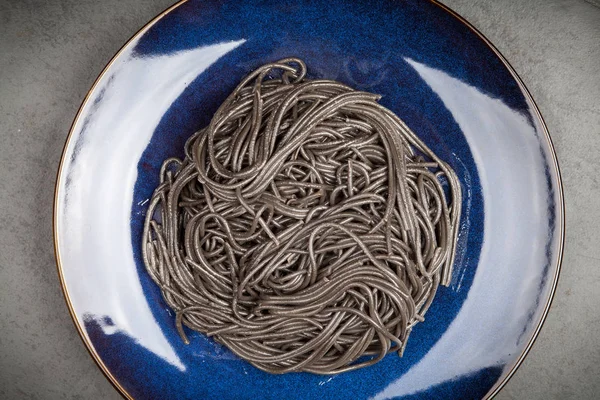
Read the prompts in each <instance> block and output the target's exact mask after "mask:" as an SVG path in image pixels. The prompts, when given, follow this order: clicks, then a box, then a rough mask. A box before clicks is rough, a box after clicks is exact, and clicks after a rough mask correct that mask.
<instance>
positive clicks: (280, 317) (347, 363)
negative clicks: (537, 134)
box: [143, 58, 461, 374]
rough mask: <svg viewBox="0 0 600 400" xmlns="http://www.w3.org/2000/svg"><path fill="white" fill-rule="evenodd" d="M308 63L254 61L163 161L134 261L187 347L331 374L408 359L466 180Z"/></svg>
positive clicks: (444, 266) (447, 263) (446, 265)
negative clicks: (198, 336) (176, 154)
mask: <svg viewBox="0 0 600 400" xmlns="http://www.w3.org/2000/svg"><path fill="white" fill-rule="evenodd" d="M305 74H306V66H305V65H304V63H303V62H302V61H301V60H299V59H295V58H289V59H284V60H281V61H278V62H275V63H272V64H267V65H264V66H262V67H260V68H259V69H257V70H256V71H254V72H253V73H251V74H250V75H249V76H248V77H246V78H245V79H244V80H243V81H242V82H241V83H240V84H239V86H238V87H237V88H236V89H235V90H234V92H233V93H232V94H231V95H230V96H229V97H228V98H227V99H226V100H225V102H224V103H223V104H222V105H221V107H220V108H219V109H218V111H217V112H216V113H215V115H214V117H213V119H212V121H211V122H210V125H209V126H207V127H206V128H204V129H202V130H200V131H199V132H197V133H195V134H194V135H193V136H192V137H191V138H190V139H189V140H188V141H187V143H186V145H185V158H184V159H183V160H179V159H176V158H171V159H168V160H166V161H165V162H164V164H163V166H162V169H161V172H160V184H159V186H158V187H157V189H156V190H155V192H154V194H153V196H152V199H151V201H150V205H149V209H148V213H147V216H146V223H145V228H144V234H143V257H144V262H145V265H146V268H147V270H148V273H149V274H150V276H151V277H152V279H153V280H154V282H156V284H157V285H158V286H159V287H160V289H161V291H162V295H163V297H164V300H165V301H166V303H167V304H168V305H169V307H171V308H172V309H173V310H174V311H175V313H176V325H177V329H178V330H179V333H180V335H181V336H182V338H183V340H184V341H185V342H186V343H188V339H187V337H186V335H185V332H184V330H183V325H185V326H187V327H189V328H190V329H192V330H196V331H199V332H202V333H204V334H206V335H208V336H212V337H214V338H215V340H217V341H218V342H220V343H222V344H224V345H225V346H227V347H228V348H229V349H230V350H231V351H233V352H234V353H235V354H237V355H238V356H239V357H241V358H243V359H245V360H247V361H249V362H250V363H252V364H253V365H254V366H256V367H257V368H260V369H261V370H264V371H267V372H270V373H286V372H291V371H307V372H312V373H316V374H333V373H339V372H344V371H349V370H353V369H357V368H361V367H365V366H368V365H372V364H374V363H376V362H378V361H379V360H381V359H382V358H383V357H384V356H385V355H386V354H387V353H388V352H392V351H396V352H398V353H399V355H402V352H403V351H404V347H405V345H406V341H407V339H408V336H409V334H410V332H411V329H412V328H413V327H414V326H415V324H416V323H418V322H419V321H423V317H424V315H425V312H426V311H427V309H428V307H429V306H430V304H431V302H432V300H433V298H434V296H435V293H436V290H437V288H438V285H440V284H442V285H448V284H449V282H450V278H451V273H452V263H453V259H454V251H455V245H456V239H457V232H458V222H459V216H460V204H461V192H460V186H459V182H458V179H457V177H456V174H455V173H454V171H452V169H450V167H449V166H448V165H447V164H445V163H444V162H443V161H441V160H440V159H438V158H437V157H436V156H435V154H433V153H432V151H431V150H429V149H428V148H427V146H425V144H424V143H423V142H421V141H420V140H419V139H418V138H417V137H416V135H415V134H414V133H413V132H412V131H411V130H410V129H409V128H408V127H407V126H406V125H405V124H404V123H403V122H402V121H401V120H400V119H399V118H398V117H396V116H395V115H394V114H393V113H392V112H391V111H389V110H388V109H386V108H384V107H383V106H381V105H379V104H378V103H377V100H378V99H379V96H377V95H374V94H371V93H365V92H360V91H356V90H353V89H352V88H350V87H348V86H346V85H344V84H341V83H339V82H335V81H330V80H309V79H306V78H305Z"/></svg>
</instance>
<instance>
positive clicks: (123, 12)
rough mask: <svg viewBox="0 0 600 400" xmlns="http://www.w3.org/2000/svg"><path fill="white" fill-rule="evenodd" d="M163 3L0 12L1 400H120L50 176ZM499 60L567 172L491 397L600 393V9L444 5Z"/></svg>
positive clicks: (551, 0) (514, 2) (107, 0)
mask: <svg viewBox="0 0 600 400" xmlns="http://www.w3.org/2000/svg"><path fill="white" fill-rule="evenodd" d="M171 1H172V0H152V1H149V0H103V1H95V0H79V1H75V0H62V1H41V0H40V1H35V0H29V1H19V0H0V166H1V168H0V398H3V399H4V398H5V399H21V398H31V399H76V398H77V399H79V398H81V399H84V398H85V399H88V398H91V399H96V398H101V399H119V398H120V397H119V395H118V393H117V392H116V391H115V390H114V389H113V388H112V386H111V385H110V383H109V382H108V381H107V380H106V379H105V378H104V376H103V375H102V373H101V372H100V370H99V369H98V368H97V367H96V366H95V364H94V362H93V361H92V358H91V357H90V356H89V355H88V353H87V351H86V350H85V348H84V346H83V344H82V342H81V340H80V339H79V337H78V335H77V332H76V330H75V328H74V327H73V324H72V322H71V319H70V317H69V314H68V311H67V308H66V305H65V303H64V300H63V297H62V294H61V290H60V287H59V283H58V278H57V274H56V268H55V264H54V256H53V245H52V226H51V225H52V224H51V220H52V215H51V214H52V201H53V189H54V179H55V174H56V169H57V167H58V162H59V159H60V154H61V150H62V147H63V144H64V140H65V138H66V135H67V132H68V130H69V126H70V124H71V121H72V119H73V117H74V116H75V113H76V112H77V109H78V107H79V105H80V103H81V101H82V99H83V98H84V96H85V94H86V92H87V90H88V89H89V88H90V86H91V85H92V83H93V81H94V80H95V78H96V76H97V75H98V74H99V73H100V71H101V70H102V69H103V67H104V65H105V64H106V63H107V62H108V61H109V60H110V58H111V57H112V56H113V54H114V53H115V52H116V51H117V50H118V49H119V48H120V47H121V45H122V44H123V43H125V41H126V40H127V39H128V38H129V37H130V36H131V35H132V34H133V33H135V32H136V31H137V30H138V29H139V28H141V27H142V26H143V25H144V24H145V23H146V22H147V21H149V20H150V19H151V18H152V17H154V16H155V15H156V14H158V13H159V12H160V11H162V10H163V9H165V8H166V7H167V6H169V5H170V3H171ZM444 2H445V3H446V4H447V5H448V6H450V7H451V8H453V9H454V10H456V11H457V12H458V13H460V14H461V15H463V16H464V17H465V18H466V19H467V20H469V21H470V22H471V23H473V24H474V25H475V26H476V27H477V28H479V29H480V30H481V31H482V32H483V33H484V34H485V35H486V36H487V37H488V38H489V39H490V40H491V41H492V42H493V43H494V44H495V45H496V46H497V47H498V48H499V49H500V51H501V52H502V53H503V54H504V55H505V56H506V58H507V59H508V60H509V61H510V62H511V64H512V65H513V67H514V68H515V69H516V71H517V72H518V73H519V74H520V76H521V77H522V78H523V81H524V82H525V84H526V85H527V86H528V88H529V89H530V91H531V93H532V95H533V97H534V98H535V99H536V101H537V104H538V106H539V108H540V110H541V112H542V114H543V115H544V117H545V120H546V122H547V124H548V128H549V130H550V133H551V135H552V138H553V140H554V144H555V146H556V150H557V153H558V158H559V162H560V166H561V169H562V173H563V179H564V186H565V197H566V215H567V240H566V250H565V254H564V262H563V272H562V275H561V278H560V283H559V285H558V290H557V293H556V299H555V301H554V304H553V306H552V309H551V312H550V314H549V316H548V319H547V322H546V324H545V326H544V329H543V330H542V332H541V334H540V336H539V338H538V340H537V342H536V344H535V346H534V347H533V349H532V351H531V353H530V354H529V356H528V357H527V359H526V360H525V362H524V363H523V366H522V367H521V368H520V369H519V370H518V371H517V373H516V375H515V376H514V378H513V379H512V380H511V381H510V382H509V383H508V384H507V386H506V387H505V389H503V391H502V392H501V394H500V395H499V396H498V397H497V398H498V399H502V400H505V399H521V398H523V399H548V398H550V399H569V398H576V399H591V398H597V397H598V393H600V334H599V333H598V332H600V246H598V244H599V243H600V234H599V233H598V232H599V231H600V229H599V227H600V209H599V205H600V200H599V199H600V185H599V182H598V172H597V171H598V169H599V168H600V162H599V161H598V160H599V157H598V156H599V155H600V105H599V104H600V8H599V7H600V1H599V0H568V1H567V0H527V1H522V0H502V1H500V0H496V1H494V0H471V1H468V0H444Z"/></svg>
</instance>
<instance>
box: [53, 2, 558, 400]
mask: <svg viewBox="0 0 600 400" xmlns="http://www.w3.org/2000/svg"><path fill="white" fill-rule="evenodd" d="M289 56H295V57H300V58H302V59H303V60H304V61H306V63H307V65H308V67H309V76H311V77H314V78H329V79H336V80H339V81H342V82H345V83H347V84H349V85H352V86H354V87H355V88H357V89H362V90H367V91H371V92H375V93H379V94H381V95H383V97H382V99H381V103H382V104H383V105H384V106H386V107H388V108H390V109H391V110H393V111H394V112H396V113H397V115H398V116H400V118H402V119H403V120H404V121H405V122H406V123H407V124H408V125H409V126H410V127H411V128H412V129H413V130H414V131H415V132H416V133H417V134H418V135H419V136H420V137H421V138H422V139H423V140H424V141H425V142H426V143H427V145H428V146H429V147H430V148H431V149H432V150H433V151H435V152H436V153H437V154H438V155H439V156H440V158H442V159H444V160H446V161H447V162H449V163H450V164H451V166H452V167H453V168H454V170H455V171H456V172H457V173H458V175H459V178H460V181H461V185H462V188H463V195H464V200H463V214H462V222H461V228H460V235H459V250H458V252H457V259H456V266H455V272H454V274H453V279H452V284H451V285H450V287H448V288H442V289H440V291H439V292H438V295H437V296H436V299H435V301H434V303H433V305H432V307H431V308H430V310H429V312H428V313H427V316H426V320H425V322H424V323H422V324H419V325H418V326H417V327H416V328H415V329H414V331H413V334H412V335H411V338H410V340H409V342H408V346H407V349H406V352H405V355H404V357H403V358H399V357H397V355H395V354H392V355H388V356H387V357H386V358H385V359H384V360H383V361H382V362H380V363H378V364H377V365H375V366H372V367H369V368H366V369H362V370H359V371H353V372H349V373H345V374H340V375H336V376H330V377H323V376H318V375H312V374H307V373H294V374H287V375H270V374H267V373H265V372H262V371H259V370H258V369H256V368H254V367H252V366H251V365H250V364H248V363H246V362H245V361H243V360H240V359H239V358H237V357H236V356H234V355H233V354H232V353H231V352H229V351H228V350H227V349H226V348H224V347H223V346H221V345H219V344H217V343H215V342H214V341H213V340H211V339H208V338H206V337H204V336H203V335H201V334H199V333H196V332H191V331H187V333H188V335H189V338H190V340H191V344H190V345H187V346H186V345H184V344H183V343H182V341H181V339H180V337H179V336H178V334H177V332H176V330H175V327H174V321H173V320H174V316H173V314H172V312H171V311H170V310H169V309H168V308H167V307H166V305H165V303H164V302H163V300H162V297H161V294H160V291H159V290H158V288H157V287H156V285H154V283H153V282H152V281H151V280H150V278H149V276H148V275H147V274H146V272H145V269H144V265H143V262H142V260H141V257H140V252H141V249H140V246H141V232H142V224H143V219H144V215H145V212H146V207H147V205H148V204H147V203H148V199H149V197H150V196H151V194H152V191H153V190H154V188H155V187H156V185H157V183H158V170H159V168H160V165H161V163H162V161H163V160H164V159H165V158H167V157H170V156H182V150H183V144H184V142H185V140H186V139H187V138H188V137H189V136H190V135H191V134H192V133H193V132H194V131H196V130H197V129H199V128H201V127H203V126H205V125H206V124H207V123H208V122H209V120H210V118H211V116H212V114H213V112H214V111H215V110H216V108H217V107H218V105H219V104H220V103H221V102H222V101H223V100H224V98H225V97H226V96H227V94H228V93H229V92H230V91H231V90H232V89H233V88H234V87H235V85H236V83H237V82H238V81H239V80H240V79H241V78H242V77H243V76H244V75H246V74H247V73H248V72H250V71H251V70H253V69H254V68H256V67H258V66H260V65H262V64H264V63H265V62H268V61H274V60H277V59H280V58H284V57H289ZM563 218H564V217H563V203H562V191H561V184H560V177H559V173H558V168H557V165H556V160H555V156H554V152H553V149H552V145H551V143H550V141H549V137H548V135H547V132H546V129H545V126H544V124H543V121H542V120H541V117H540V115H539V113H538V111H537V109H536V107H535V105H534V104H533V102H532V100H531V98H530V97H529V95H528V94H527V92H526V91H525V89H524V88H523V87H522V85H521V84H520V81H519V80H518V78H517V77H516V75H514V72H512V70H510V68H509V67H508V66H507V64H506V63H505V61H503V59H502V58H501V57H500V56H499V55H498V54H497V53H496V52H495V50H494V49H493V48H492V47H490V45H489V44H488V43H487V42H486V41H485V40H484V39H483V38H481V37H480V36H479V35H478V34H477V33H476V32H475V31H473V30H472V28H470V27H469V26H467V25H466V24H465V23H464V22H462V21H461V20H459V19H458V18H456V17H455V16H454V15H452V13H450V12H448V11H447V10H445V9H444V8H443V7H442V6H440V5H438V4H436V3H433V2H428V1H416V0H409V1H391V0H390V1H379V2H376V3H374V4H371V2H368V1H366V0H365V1H350V0H332V1H296V2H293V3H292V4H287V3H284V2H280V1H261V2H257V3H254V2H242V1H229V2H222V1H196V0H189V1H187V2H183V3H180V4H179V5H178V6H177V7H174V8H172V9H170V10H169V11H168V12H165V13H164V14H163V15H162V16H161V18H158V19H157V20H155V21H153V23H151V24H149V25H148V26H146V27H145V28H144V29H142V31H140V32H139V33H138V34H137V35H136V36H135V37H134V38H133V39H132V40H131V41H130V42H129V43H128V44H127V45H126V46H125V47H124V48H123V49H122V50H121V51H120V52H119V54H118V55H117V56H116V57H115V59H113V61H112V62H111V63H110V64H109V66H108V67H107V69H106V70H105V71H104V72H103V74H102V75H101V76H100V78H99V79H98V81H97V82H96V84H95V85H94V87H93V88H92V90H91V91H90V93H89V95H88V98H87V99H86V100H85V101H84V104H83V105H82V108H81V110H80V112H79V114H78V116H77V118H76V120H75V122H74V124H73V128H72V131H71V133H70V136H69V139H68V141H67V144H66V147H65V152H64V155H63V160H62V163H61V167H60V171H59V175H58V181H57V189H56V202H55V221H54V222H55V243H56V254H57V261H58V266H59V274H60V277H61V282H62V284H63V289H64V291H65V296H66V298H67V302H68V304H69V307H70V309H71V312H72V314H73V317H74V320H75V324H76V326H77V327H78V329H79V331H80V333H81V335H82V337H83V340H84V342H85V343H86V345H87V346H88V348H89V349H90V352H91V353H92V355H93V356H94V358H95V359H96V361H97V362H98V364H99V365H100V367H101V368H102V369H103V371H104V372H105V373H106V374H107V376H108V377H109V378H110V379H111V381H113V383H114V384H115V386H116V387H117V388H118V389H119V390H121V392H122V393H123V394H124V395H125V396H129V397H133V398H136V399H146V398H148V399H165V398H185V399H220V400H225V399H367V398H369V399H391V398H402V399H412V398H415V399H417V398H418V399H421V398H427V399H431V398H440V399H442V398H443V399H478V398H484V397H487V396H490V395H492V394H493V393H495V391H496V390H497V389H498V388H499V387H500V386H501V385H502V383H503V382H504V381H505V380H506V379H507V378H508V377H509V376H510V375H511V374H512V372H514V369H515V368H516V366H517V365H518V364H519V363H520V361H521V360H522V357H523V355H524V354H525V353H526V351H527V350H528V348H529V347H530V345H531V343H532V340H533V339H534V338H535V336H536V334H537V332H538V331H539V328H540V326H541V323H542V321H543V319H544V317H545V314H546V312H547V308H548V306H549V302H550V300H551V297H552V294H553V291H554V288H555V285H556V279H557V277H558V270H559V267H560V257H561V254H562V237H563V225H564V223H563Z"/></svg>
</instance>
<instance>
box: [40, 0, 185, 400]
mask: <svg viewBox="0 0 600 400" xmlns="http://www.w3.org/2000/svg"><path fill="white" fill-rule="evenodd" d="M187 1H188V0H180V1H178V2H177V3H175V4H173V5H171V6H169V7H168V8H166V9H165V10H163V11H162V12H161V13H159V14H158V15H156V16H155V17H154V18H152V19H151V20H150V21H149V22H147V23H146V24H144V26H142V28H140V29H139V30H138V31H137V32H135V33H134V34H133V35H132V36H131V37H130V38H129V39H128V40H127V41H126V42H125V44H123V46H121V48H120V49H119V50H118V51H117V52H116V53H115V55H114V56H112V58H111V59H110V61H109V62H108V63H107V64H106V65H105V66H104V68H103V69H102V72H100V74H99V75H98V77H97V78H96V80H95V81H94V83H93V84H92V86H91V87H90V89H89V90H88V91H87V93H86V95H85V97H84V98H83V101H82V102H81V105H80V106H79V109H78V110H77V114H76V115H75V118H73V122H72V123H71V127H70V128H69V133H68V135H67V138H66V140H65V144H64V146H63V150H62V152H61V156H60V162H59V164H58V169H57V172H56V180H55V184H54V203H53V211H52V236H53V242H54V258H55V261H56V269H57V272H58V278H59V281H60V287H61V290H62V294H63V297H64V299H65V302H66V303H67V308H68V309H69V314H70V315H71V320H72V321H73V324H74V325H75V328H76V329H77V333H78V334H79V338H80V339H81V341H82V342H83V344H84V345H85V348H86V349H87V351H88V353H89V354H90V355H91V356H92V358H93V360H94V361H95V363H96V366H97V367H98V368H99V369H100V370H101V371H102V373H103V374H104V376H105V377H106V378H107V379H108V381H109V382H110V383H111V384H112V385H113V387H114V388H115V389H117V391H118V392H119V394H120V395H121V396H123V397H124V398H126V399H129V400H134V398H133V396H131V395H130V394H129V393H128V392H127V390H125V388H124V387H123V386H122V385H121V384H120V383H119V381H118V380H117V378H115V377H114V376H113V375H112V373H111V372H110V371H109V369H108V367H107V366H106V365H105V364H104V362H103V361H102V359H101V358H100V355H99V354H98V353H97V352H96V350H95V348H94V346H93V345H92V343H91V342H90V340H89V339H86V336H85V332H84V330H83V327H82V326H81V324H80V323H79V321H78V319H77V315H76V314H75V309H74V307H73V304H72V302H71V298H70V296H69V292H68V290H67V286H66V283H65V277H64V275H63V269H62V264H61V259H60V250H59V243H58V230H57V215H58V190H59V187H60V183H61V179H60V176H61V173H62V171H63V167H64V164H65V155H66V151H67V147H68V146H69V143H70V142H71V139H72V137H73V131H74V129H75V125H76V124H77V122H78V121H79V118H80V116H81V112H82V110H83V108H84V106H85V105H86V104H87V102H88V101H89V99H90V97H91V94H92V92H93V91H94V90H95V89H96V86H97V85H98V83H99V82H100V80H101V79H102V78H103V77H104V75H105V74H106V72H107V71H108V70H109V68H110V67H111V66H112V65H113V64H114V63H115V61H116V60H117V59H118V58H119V56H120V55H121V54H122V53H123V52H124V51H125V49H126V48H127V47H128V46H129V45H130V44H131V43H132V42H133V41H134V40H135V39H136V38H138V37H139V36H140V35H141V34H143V33H144V32H146V31H147V30H148V29H150V28H151V27H152V26H153V25H154V24H155V23H156V22H158V21H159V20H160V19H161V18H163V17H164V16H165V15H167V14H169V13H170V12H171V11H173V10H174V9H176V8H177V7H179V6H180V5H182V4H183V3H186V2H187Z"/></svg>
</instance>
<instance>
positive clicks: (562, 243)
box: [429, 0, 565, 400]
mask: <svg viewBox="0 0 600 400" xmlns="http://www.w3.org/2000/svg"><path fill="white" fill-rule="evenodd" d="M429 1H430V2H431V3H433V4H435V5H437V6H438V7H440V8H441V9H443V10H444V11H446V12H447V13H448V14H450V15H451V16H453V17H454V18H456V19H457V20H458V21H459V22H461V23H462V24H463V25H465V26H466V27H467V28H469V29H470V30H471V31H472V32H473V33H475V34H476V35H477V36H478V37H479V38H480V39H481V40H482V41H483V43H485V44H486V45H487V46H488V47H489V48H490V49H491V50H492V51H493V52H494V54H495V55H496V56H497V57H498V58H499V59H500V61H502V63H503V64H504V66H505V67H506V69H507V70H508V72H510V74H511V75H512V77H513V78H514V79H515V81H516V82H517V84H518V85H519V89H521V91H522V92H523V94H524V95H525V98H526V100H527V101H528V102H529V104H530V105H531V109H532V110H531V111H533V112H534V114H535V116H536V117H537V118H538V119H539V121H540V126H541V128H542V131H543V133H544V137H545V139H546V141H547V142H548V146H549V150H550V156H551V163H552V165H551V167H554V170H555V172H556V177H557V181H556V183H557V195H558V203H557V207H556V209H557V210H558V211H559V213H560V217H559V218H558V221H559V239H558V245H559V248H558V256H557V259H556V265H553V267H554V268H555V271H554V276H553V277H552V287H551V288H550V293H549V294H548V298H547V299H546V304H545V305H544V310H543V312H542V315H541V316H540V319H539V320H538V321H537V324H536V327H535V329H534V330H533V333H532V334H531V336H530V338H529V340H528V342H527V346H525V349H523V352H522V353H521V354H520V355H519V357H518V358H517V360H516V361H515V363H514V364H513V365H512V366H511V367H510V370H509V372H508V374H507V375H506V376H505V377H504V379H502V380H499V381H497V382H496V383H495V384H494V386H492V388H491V389H490V390H489V391H488V392H487V394H486V395H485V396H484V398H483V399H484V400H491V399H492V398H493V397H494V396H496V395H497V394H498V393H499V392H500V390H501V389H502V388H503V387H504V386H505V385H506V384H507V383H508V381H509V380H510V379H511V378H512V377H513V376H514V374H515V372H516V371H517V369H518V368H519V367H520V366H521V364H522V363H523V360H525V357H527V354H529V351H530V350H531V348H532V347H533V344H534V343H535V341H536V339H537V338H538V335H539V333H540V331H541V330H542V327H543V325H544V322H546V317H547V316H548V312H549V311H550V307H551V306H552V301H553V300H554V295H555V293H556V288H557V285H558V278H559V276H560V271H561V269H562V259H563V253H564V247H565V200H564V190H563V183H562V174H561V172H560V167H559V165H558V158H557V156H556V149H555V148H554V143H553V142H552V138H551V137H550V132H549V131H548V126H547V125H546V121H545V120H544V117H543V116H542V113H541V112H540V109H539V107H538V105H537V104H536V102H535V100H534V99H533V96H532V95H531V93H530V92H529V89H527V86H525V83H524V82H523V80H522V79H521V77H520V76H519V74H517V71H516V70H515V69H514V68H513V66H512V65H511V64H510V63H509V62H508V60H507V59H506V58H505V57H504V56H503V55H502V53H500V50H498V49H497V48H496V46H494V44H492V42H491V41H490V40H489V39H488V38H487V37H486V36H485V35H484V34H483V33H481V32H480V31H479V29H477V28H476V27H475V26H474V25H472V24H471V23H470V22H469V21H467V20H466V19H465V18H464V17H462V16H461V15H460V14H459V13H457V12H456V11H454V10H453V9H452V8H450V7H448V6H447V5H445V4H443V3H441V2H440V1H438V0H429Z"/></svg>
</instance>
